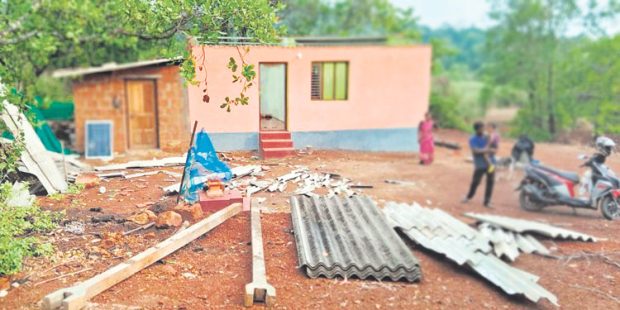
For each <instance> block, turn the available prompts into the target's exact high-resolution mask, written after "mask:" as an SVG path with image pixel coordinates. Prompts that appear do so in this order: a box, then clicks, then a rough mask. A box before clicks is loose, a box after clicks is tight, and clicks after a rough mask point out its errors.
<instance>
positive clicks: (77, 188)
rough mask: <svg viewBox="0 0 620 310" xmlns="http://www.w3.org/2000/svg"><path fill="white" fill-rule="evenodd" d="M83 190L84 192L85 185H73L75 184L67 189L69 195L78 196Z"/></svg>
mask: <svg viewBox="0 0 620 310" xmlns="http://www.w3.org/2000/svg"><path fill="white" fill-rule="evenodd" d="M83 190H84V184H76V183H73V184H71V185H69V188H67V194H69V195H77V194H79V193H81V192H82V191H83Z"/></svg>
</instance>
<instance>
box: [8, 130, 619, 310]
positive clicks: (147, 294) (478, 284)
mask: <svg viewBox="0 0 620 310" xmlns="http://www.w3.org/2000/svg"><path fill="white" fill-rule="evenodd" d="M438 136H439V137H440V138H442V139H444V140H449V141H458V142H459V143H461V144H464V143H465V141H466V138H467V137H466V135H464V134H460V133H455V132H448V131H442V132H440V133H439V134H438ZM509 144H510V142H509V141H506V142H505V143H504V145H503V146H502V149H501V151H500V153H503V154H504V155H505V154H508V152H509V149H510V145H509ZM588 152H590V150H589V149H588V148H586V147H580V146H571V145H552V144H541V145H538V146H537V157H538V158H539V159H540V160H541V161H542V162H544V163H547V164H550V165H553V166H556V167H558V168H563V169H567V170H575V171H576V170H577V168H576V167H577V166H578V164H579V161H578V160H577V155H578V154H581V153H588ZM437 153H438V154H437V160H436V162H435V163H434V164H433V165H432V166H419V165H417V161H418V160H417V158H416V156H415V155H412V154H394V153H365V152H341V151H329V152H328V151H314V152H312V153H311V154H300V155H299V156H296V157H292V158H287V159H282V160H270V161H258V160H255V159H252V158H251V154H247V153H234V154H228V156H227V157H229V158H230V162H229V163H230V164H231V165H233V166H234V165H248V164H259V165H263V166H266V167H269V168H268V169H269V171H266V172H265V176H263V177H260V178H275V177H277V176H279V175H283V174H286V173H288V172H290V171H291V170H293V169H295V167H296V166H307V167H308V168H309V169H310V170H311V171H313V172H324V173H336V174H339V175H342V176H343V177H346V178H349V179H351V180H352V181H353V182H354V183H358V182H359V183H360V184H366V185H373V188H371V189H363V190H362V191H363V194H366V195H369V196H371V197H373V198H374V199H375V200H376V201H377V202H378V204H379V205H380V206H382V205H383V204H384V203H385V202H386V201H398V202H406V203H411V202H414V201H417V202H419V203H420V204H422V205H425V206H429V207H437V208H441V209H443V210H445V211H447V212H449V213H451V214H452V215H454V216H456V217H458V218H460V219H462V220H464V221H466V222H468V223H473V221H472V220H471V219H468V218H465V217H463V216H462V213H464V212H467V211H475V212H488V213H492V214H501V215H507V216H513V217H518V218H524V219H530V220H537V221H543V222H547V223H550V224H554V225H558V226H561V227H564V228H567V229H572V230H577V231H580V232H584V233H588V234H591V235H594V236H596V237H600V238H605V239H604V240H602V241H600V242H597V243H583V242H570V241H557V240H556V241H552V240H544V239H543V240H542V242H543V243H544V244H545V245H546V246H547V247H549V248H550V249H552V250H553V251H554V254H555V255H557V256H561V257H564V258H561V259H553V258H545V257H541V256H537V255H521V256H520V257H519V258H518V259H517V260H516V262H514V263H513V265H514V266H516V267H518V268H521V269H523V270H526V271H528V272H530V273H534V274H537V275H539V276H540V278H541V279H540V281H539V283H540V284H541V285H543V286H544V287H545V288H547V289H548V290H549V291H551V292H553V293H554V294H556V295H557V296H558V299H559V303H560V305H561V306H562V307H564V308H567V309H583V308H590V309H605V308H618V307H619V306H620V288H619V286H618V285H617V284H618V282H617V281H620V267H619V264H620V242H619V241H618V240H617V239H616V236H617V235H619V234H620V226H619V225H618V222H610V221H607V220H605V219H603V217H602V215H601V214H600V213H599V212H597V211H583V210H579V211H577V213H576V214H575V213H573V211H572V210H571V209H568V208H561V207H558V208H550V209H546V210H544V211H543V212H536V213H532V212H525V211H523V210H521V209H520V208H519V206H518V200H517V194H516V193H515V192H514V188H515V187H516V185H517V184H518V181H519V177H520V173H517V174H516V175H515V176H514V177H513V179H511V180H507V179H506V176H507V174H506V172H502V171H499V173H500V174H502V175H503V176H500V178H502V179H501V180H499V181H498V182H497V187H496V191H495V195H494V199H493V203H494V208H493V209H485V208H484V207H482V202H481V197H480V194H481V193H482V191H481V190H480V192H479V195H478V197H476V198H475V199H474V200H473V201H472V202H471V203H469V204H466V205H463V204H461V203H460V202H459V201H460V200H461V198H462V197H463V196H464V194H465V191H466V190H467V186H468V184H469V180H470V177H471V171H472V167H471V163H468V162H467V161H466V158H467V157H468V156H469V154H468V152H466V151H461V152H458V151H457V152H455V151H451V150H447V149H438V151H437ZM610 166H611V167H612V168H614V169H615V170H616V171H618V172H619V173H620V155H616V156H615V157H612V159H611V160H610ZM148 170H149V169H146V170H145V171H148ZM155 170H161V169H155ZM165 170H167V171H172V172H181V168H180V167H174V168H165ZM260 178H259V179H260ZM386 179H392V180H401V181H407V182H408V183H405V184H400V185H399V184H388V183H385V182H384V181H385V180H386ZM175 181H176V179H175V178H174V177H173V176H170V175H168V174H161V173H160V174H157V175H152V176H145V177H141V178H135V179H131V180H126V179H111V180H109V181H103V182H102V183H101V184H100V186H104V187H105V188H106V191H105V192H104V193H101V192H100V191H99V187H98V186H97V187H93V188H88V189H85V190H84V191H83V192H82V193H80V194H76V195H66V196H64V197H55V198H56V199H53V198H51V197H44V198H40V199H39V204H40V205H41V206H43V207H44V208H45V209H50V210H65V211H66V217H65V222H63V223H62V225H61V227H60V228H59V229H58V230H57V231H55V232H54V233H52V234H50V235H47V236H43V237H44V238H45V239H47V240H49V241H51V242H53V244H54V245H55V246H56V249H57V250H56V252H55V254H54V255H53V256H51V257H47V258H33V259H29V260H27V261H26V262H25V265H26V267H25V269H24V271H23V272H22V273H20V274H18V275H16V276H15V277H13V280H24V279H26V280H25V281H22V282H23V283H22V284H21V285H20V286H19V287H17V288H13V289H11V290H10V291H9V292H8V295H7V296H6V297H4V298H2V299H0V309H21V308H24V309H34V308H37V307H38V305H37V303H38V302H39V301H40V300H41V299H42V298H43V297H44V296H45V295H46V294H49V293H50V292H53V291H55V290H57V289H59V288H62V287H67V286H70V285H72V284H74V283H76V282H78V281H83V280H85V279H87V278H89V277H92V276H94V275H96V274H98V273H100V272H102V271H104V270H106V269H107V268H109V267H111V266H113V265H115V264H117V263H119V262H121V261H124V260H126V259H127V258H129V257H131V256H133V255H135V254H137V253H139V252H140V251H142V250H144V249H146V248H148V247H149V246H152V245H154V244H156V243H157V242H159V241H161V240H163V239H165V238H166V237H167V236H169V235H171V234H173V233H174V231H175V229H174V228H169V229H157V228H154V227H151V228H149V229H146V230H142V231H137V232H135V233H132V234H129V235H126V236H124V235H123V234H122V232H124V231H128V230H130V229H132V228H135V227H137V226H138V225H137V224H134V223H132V222H130V221H126V219H127V218H129V217H131V216H132V215H135V214H137V213H139V212H140V211H141V210H146V209H150V210H152V211H154V212H155V213H161V212H164V211H166V210H173V209H174V208H175V198H174V197H164V196H163V191H162V187H164V186H168V185H170V184H173V183H174V182H175ZM294 190H295V187H294V186H290V187H289V188H287V190H286V192H285V193H279V192H278V193H268V192H261V193H258V194H256V195H255V197H264V198H266V200H265V202H264V203H265V204H266V206H267V207H268V212H266V213H264V214H263V216H262V222H263V239H264V243H265V256H266V264H267V275H268V278H269V281H270V282H271V284H272V285H273V286H275V288H276V289H277V303H276V305H275V308H289V309H302V308H303V309H305V308H328V309H332V308H360V309H369V308H374V309H381V308H400V309H410V308H412V307H423V308H478V309H479V308H493V309H497V308H532V307H539V308H554V306H552V305H551V304H550V303H548V302H546V301H543V302H540V303H539V304H537V305H535V304H532V303H531V302H529V301H527V300H526V299H523V298H515V297H509V296H507V295H505V294H504V293H503V292H502V291H501V290H499V289H497V288H496V287H494V286H492V285H491V284H488V283H487V282H486V281H485V280H484V279H483V278H481V277H479V276H477V275H476V274H474V273H472V272H470V271H468V270H465V269H463V268H461V267H458V266H457V265H456V264H453V263H451V262H450V261H448V260H446V259H445V258H443V257H442V256H438V255H435V254H433V253H431V252H428V251H426V250H424V249H423V248H421V247H417V246H416V245H414V244H412V243H409V245H410V247H411V249H412V252H413V254H414V255H415V256H416V257H417V258H418V259H419V260H420V265H421V268H422V273H423V276H424V278H423V280H422V282H420V283H416V284H410V283H405V282H396V283H394V282H389V281H361V280H356V279H346V280H345V279H309V278H307V277H306V276H305V275H304V274H303V273H302V272H301V270H299V268H298V267H297V264H298V263H297V253H296V249H295V244H294V242H295V241H294V237H293V235H292V233H291V231H292V225H291V219H290V213H288V212H289V204H288V196H289V195H290V192H292V191H294ZM93 208H94V209H93ZM97 208H100V210H99V209H97ZM180 213H181V214H182V215H183V217H184V220H188V221H190V222H195V221H196V219H195V218H193V216H192V214H191V212H188V211H186V210H182V211H180ZM103 215H113V216H114V220H112V221H109V222H100V223H92V219H93V217H95V218H96V219H97V218H100V217H101V216H103ZM205 216H208V214H205ZM63 227H72V228H73V229H64V228H63ZM82 227H83V228H84V233H83V234H75V233H74V232H72V231H75V230H80V229H81V228H82ZM249 227H250V221H249V214H248V213H247V212H244V213H241V214H239V215H237V216H235V217H233V218H232V219H230V220H228V221H226V222H225V223H223V224H222V225H220V226H219V227H217V228H215V229H214V230H213V231H211V232H210V233H208V234H206V235H204V236H203V237H201V238H199V239H197V240H195V241H193V242H191V243H190V244H188V245H187V246H186V247H184V248H182V249H181V250H179V251H177V252H175V253H174V254H172V255H170V256H168V257H166V258H165V259H163V260H162V261H160V262H158V263H155V264H154V265H152V266H150V267H148V268H146V269H144V270H142V271H141V272H139V273H137V274H136V275H134V276H132V277H131V278H129V279H128V280H126V281H124V282H122V283H120V284H118V285H116V286H114V287H112V288H111V289H109V290H107V291H105V292H103V293H102V294H100V295H98V296H97V297H95V298H94V299H93V300H92V302H93V303H96V304H97V305H99V306H98V307H99V308H102V309H106V308H113V307H117V306H118V305H125V306H139V307H143V308H146V309H211V308H227V309H228V308H241V307H242V306H243V294H244V290H243V289H244V285H245V284H246V283H247V282H250V281H251V246H250V230H249ZM583 252H588V253H604V254H605V255H606V256H607V257H609V258H611V259H610V260H605V259H603V258H601V257H591V258H583V257H581V256H579V254H582V253H583ZM570 257H573V258H570ZM580 257H581V258H580Z"/></svg>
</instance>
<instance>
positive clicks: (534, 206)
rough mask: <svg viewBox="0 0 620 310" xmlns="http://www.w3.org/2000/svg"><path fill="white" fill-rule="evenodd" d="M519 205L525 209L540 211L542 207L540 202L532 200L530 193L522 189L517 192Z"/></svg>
mask: <svg viewBox="0 0 620 310" xmlns="http://www.w3.org/2000/svg"><path fill="white" fill-rule="evenodd" d="M519 206H520V207H521V209H523V210H525V211H540V210H542V208H543V205H542V204H540V203H537V202H534V201H532V199H531V198H530V195H528V194H527V193H526V192H525V191H523V190H522V191H521V192H520V193H519Z"/></svg>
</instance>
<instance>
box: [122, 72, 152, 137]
mask: <svg viewBox="0 0 620 310" xmlns="http://www.w3.org/2000/svg"><path fill="white" fill-rule="evenodd" d="M125 83H126V84H125V87H126V90H127V137H128V143H129V148H131V149H151V148H157V147H158V137H157V136H158V135H157V107H156V106H157V105H156V96H155V81H154V80H127V81H126V82H125Z"/></svg>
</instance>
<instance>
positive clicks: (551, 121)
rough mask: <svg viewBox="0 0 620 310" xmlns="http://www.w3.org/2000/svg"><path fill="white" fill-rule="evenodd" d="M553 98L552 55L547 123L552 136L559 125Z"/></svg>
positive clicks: (548, 73)
mask: <svg viewBox="0 0 620 310" xmlns="http://www.w3.org/2000/svg"><path fill="white" fill-rule="evenodd" d="M553 100H554V99H553V56H551V62H550V63H549V66H548V67H547V113H548V115H547V125H548V126H549V127H548V128H549V133H550V134H551V135H552V136H555V134H556V130H557V128H556V127H557V126H556V121H555V107H554V102H553Z"/></svg>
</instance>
